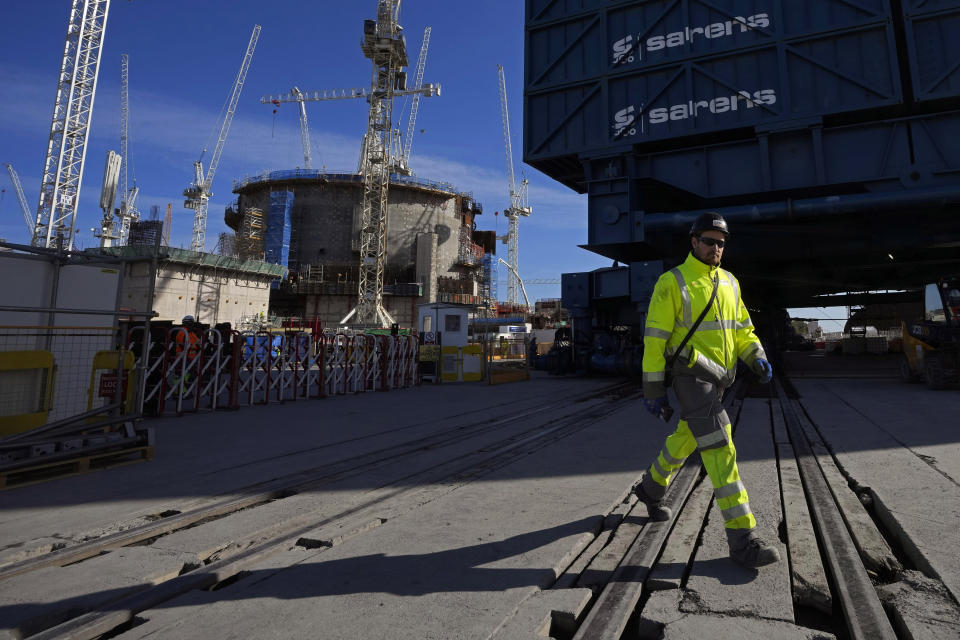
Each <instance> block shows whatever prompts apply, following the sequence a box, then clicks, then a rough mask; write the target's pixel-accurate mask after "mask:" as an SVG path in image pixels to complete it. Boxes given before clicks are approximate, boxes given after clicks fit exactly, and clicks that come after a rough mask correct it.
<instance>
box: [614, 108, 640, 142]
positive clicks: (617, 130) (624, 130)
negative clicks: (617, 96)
mask: <svg viewBox="0 0 960 640" xmlns="http://www.w3.org/2000/svg"><path fill="white" fill-rule="evenodd" d="M635 112H636V109H634V108H633V105H630V106H629V107H627V108H626V109H620V111H617V112H616V113H615V114H613V120H614V122H613V129H614V134H613V135H614V137H620V136H622V135H624V134H626V135H631V136H632V135H634V134H636V133H637V131H636V129H633V123H634V122H636V119H637V118H636V116H635V115H634V114H635Z"/></svg>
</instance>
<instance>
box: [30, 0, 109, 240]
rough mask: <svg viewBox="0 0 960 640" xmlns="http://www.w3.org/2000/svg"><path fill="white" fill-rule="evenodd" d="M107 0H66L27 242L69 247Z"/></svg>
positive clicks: (85, 150)
mask: <svg viewBox="0 0 960 640" xmlns="http://www.w3.org/2000/svg"><path fill="white" fill-rule="evenodd" d="M109 10H110V0H72V2H71V3H70V18H69V21H68V23H67V37H66V44H65V45H64V49H63V60H62V62H61V64H60V74H59V76H57V96H56V99H55V100H54V104H53V120H52V122H51V124H50V137H49V139H48V141H47V153H46V156H45V158H44V162H43V178H42V179H41V181H40V201H39V203H38V204H37V215H36V218H35V220H34V224H33V239H32V244H33V245H34V246H37V247H54V246H62V247H64V248H65V249H66V250H68V251H69V250H71V249H72V248H73V244H74V236H75V228H76V223H77V200H78V198H79V195H80V185H81V182H82V178H83V164H84V161H85V160H86V154H87V138H88V137H89V134H90V119H91V117H92V115H93V99H94V97H95V95H96V92H97V77H98V75H99V72H100V53H101V51H102V49H103V38H104V35H105V33H106V28H107V13H108V11H109Z"/></svg>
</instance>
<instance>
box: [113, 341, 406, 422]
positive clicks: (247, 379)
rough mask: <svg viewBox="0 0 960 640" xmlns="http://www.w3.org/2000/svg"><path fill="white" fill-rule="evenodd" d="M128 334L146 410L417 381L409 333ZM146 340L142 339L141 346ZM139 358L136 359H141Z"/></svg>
mask: <svg viewBox="0 0 960 640" xmlns="http://www.w3.org/2000/svg"><path fill="white" fill-rule="evenodd" d="M151 334H152V335H150V336H146V335H144V331H143V329H142V328H134V329H132V330H131V331H130V333H129V340H128V348H129V349H130V351H131V352H133V353H134V354H135V355H136V356H137V363H136V365H137V366H136V368H139V369H140V370H142V371H143V372H144V375H143V376H142V380H141V381H140V384H141V389H140V397H142V398H143V410H144V413H145V414H146V415H165V414H170V413H175V414H182V413H186V412H193V411H200V410H204V409H206V410H213V409H218V408H238V407H241V406H250V405H255V404H270V403H283V402H288V401H296V400H305V399H308V398H324V397H328V396H334V395H344V394H354V393H364V392H367V391H389V390H392V389H402V388H407V387H411V386H414V385H415V384H418V382H419V375H418V370H417V366H418V357H419V347H418V344H417V339H416V337H415V336H382V335H345V334H329V335H321V336H313V335H312V334H310V333H300V332H297V333H272V332H269V331H261V332H256V333H241V332H238V331H231V332H229V333H225V334H224V333H221V332H220V331H219V330H217V329H207V330H199V329H197V330H194V329H187V328H185V327H175V328H172V329H164V330H160V331H157V330H154V331H151ZM144 343H146V346H144ZM144 357H146V361H145V362H143V361H142V358H144Z"/></svg>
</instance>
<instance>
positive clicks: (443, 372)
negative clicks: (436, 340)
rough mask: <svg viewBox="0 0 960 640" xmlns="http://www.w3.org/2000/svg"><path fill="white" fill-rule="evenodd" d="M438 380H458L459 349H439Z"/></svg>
mask: <svg viewBox="0 0 960 640" xmlns="http://www.w3.org/2000/svg"><path fill="white" fill-rule="evenodd" d="M440 379H441V380H442V381H444V382H457V381H458V380H460V347H440Z"/></svg>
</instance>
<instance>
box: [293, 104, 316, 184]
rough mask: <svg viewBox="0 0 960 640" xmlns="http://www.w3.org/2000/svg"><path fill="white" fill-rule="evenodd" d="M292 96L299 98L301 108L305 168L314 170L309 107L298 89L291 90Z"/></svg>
mask: <svg viewBox="0 0 960 640" xmlns="http://www.w3.org/2000/svg"><path fill="white" fill-rule="evenodd" d="M290 94H291V95H293V96H296V97H297V104H298V106H299V107H300V143H301V144H302V145H303V168H304V169H312V168H313V154H312V153H311V152H310V125H309V123H308V122H307V105H306V104H304V100H303V92H302V91H300V89H298V88H297V87H294V88H293V89H291V90H290Z"/></svg>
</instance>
